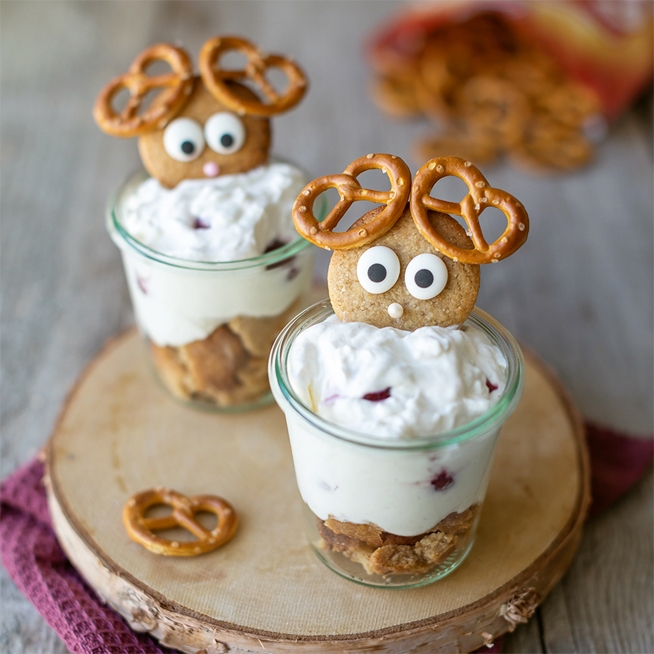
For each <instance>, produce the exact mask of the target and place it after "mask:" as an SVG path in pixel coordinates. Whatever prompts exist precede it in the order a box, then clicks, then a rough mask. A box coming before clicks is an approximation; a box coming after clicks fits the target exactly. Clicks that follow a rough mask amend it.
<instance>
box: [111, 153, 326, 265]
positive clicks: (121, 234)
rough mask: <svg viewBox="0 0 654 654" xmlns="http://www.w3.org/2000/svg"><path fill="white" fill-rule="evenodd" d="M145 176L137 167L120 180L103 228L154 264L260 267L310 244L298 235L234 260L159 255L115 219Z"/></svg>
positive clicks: (279, 161)
mask: <svg viewBox="0 0 654 654" xmlns="http://www.w3.org/2000/svg"><path fill="white" fill-rule="evenodd" d="M271 161H272V162H278V163H289V162H285V161H282V160H280V159H276V158H275V159H272V160H271ZM291 165H292V164H291ZM149 177H150V175H148V173H147V172H146V171H145V170H144V169H140V170H137V171H136V172H134V173H132V174H131V175H130V176H129V177H128V178H127V179H126V180H125V182H123V183H122V184H121V185H120V186H119V187H118V188H117V189H116V191H115V192H114V193H113V194H112V196H111V197H110V199H109V203H108V204H107V209H106V224H107V231H108V232H109V235H110V236H111V238H112V240H113V241H114V243H116V245H117V246H118V247H119V248H121V249H122V245H123V244H126V245H127V246H129V247H130V249H132V250H135V251H136V252H138V253H139V254H140V255H142V256H144V257H145V258H146V259H150V260H151V261H156V262H157V263H161V264H164V265H166V266H173V267H175V268H184V269H186V270H209V271H224V270H243V269H248V268H260V267H266V266H270V265H274V264H276V263H278V262H280V261H284V260H286V259H289V258H290V257H292V256H295V255H296V254H298V253H299V252H301V251H302V250H304V249H305V248H307V247H309V246H310V245H311V244H310V243H309V241H307V240H305V239H304V238H303V237H301V236H299V235H298V237H297V238H296V239H294V240H292V241H290V242H289V243H286V244H285V245H283V246H281V247H279V248H276V249H274V250H271V251H270V252H266V253H264V254H260V255H258V256H256V257H250V258H248V259H237V260H235V261H196V260H191V259H181V258H179V257H173V256H170V255H167V254H163V253H162V252H159V251H158V250H154V249H153V248H151V247H149V246H147V245H145V244H144V243H141V242H140V241H139V240H137V239H136V238H134V236H132V235H131V234H130V233H129V232H128V231H127V230H126V229H125V227H123V225H122V223H121V221H120V218H119V213H120V207H121V203H122V202H123V201H124V199H125V196H126V195H127V194H129V193H130V192H131V191H132V190H133V189H134V188H135V187H136V186H138V185H139V184H141V183H143V182H144V181H145V180H146V179H148V178H149ZM319 211H320V213H322V211H324V207H323V208H322V209H321V208H320V207H319Z"/></svg>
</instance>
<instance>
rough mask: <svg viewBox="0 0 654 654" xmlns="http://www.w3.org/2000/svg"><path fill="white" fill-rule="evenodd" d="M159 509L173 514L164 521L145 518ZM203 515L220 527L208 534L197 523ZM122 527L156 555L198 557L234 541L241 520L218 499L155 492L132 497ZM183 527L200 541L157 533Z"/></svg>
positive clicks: (163, 518)
mask: <svg viewBox="0 0 654 654" xmlns="http://www.w3.org/2000/svg"><path fill="white" fill-rule="evenodd" d="M156 505H164V506H171V507H172V508H173V512H172V513H171V514H170V515H167V516H163V517H161V518H146V517H145V514H146V512H147V510H148V509H149V508H151V507H153V506H156ZM200 511H206V512H208V513H213V514H214V515H215V516H216V518H217V519H218V524H217V525H216V526H215V527H214V528H213V529H212V530H209V529H207V528H206V527H204V526H203V525H202V524H200V522H198V520H196V519H195V514H196V513H199V512H200ZM123 523H124V525H125V529H127V533H128V534H129V537H130V538H131V539H132V540H134V541H136V542H137V543H140V544H141V545H143V547H145V548H147V549H149V550H150V551H151V552H154V553H155V554H163V555H165V556H195V555H197V554H204V553H205V552H210V551H211V550H215V549H216V548H218V547H220V546H221V545H224V544H225V543H226V542H227V541H229V540H231V539H232V538H233V536H234V534H235V533H236V528H237V527H238V516H237V515H236V512H235V511H234V509H233V507H232V505H231V504H229V502H227V501H225V500H223V499H222V498H220V497H217V496H215V495H198V496H196V497H187V496H186V495H182V494H181V493H178V492H176V491H174V490H169V489H166V488H155V489H154V490H147V491H143V492H142V493H138V494H137V495H134V496H133V497H131V498H130V499H129V500H128V501H127V504H125V508H124V509H123ZM174 527H182V528H184V529H186V530H187V531H190V532H191V533H192V534H193V535H194V536H195V537H196V539H197V540H191V541H176V540H169V539H167V538H162V537H161V536H157V535H156V534H155V533H154V532H155V531H161V530H163V529H172V528H174Z"/></svg>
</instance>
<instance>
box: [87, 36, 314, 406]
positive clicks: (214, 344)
mask: <svg viewBox="0 0 654 654" xmlns="http://www.w3.org/2000/svg"><path fill="white" fill-rule="evenodd" d="M235 53H236V54H238V55H240V56H241V58H243V57H245V59H246V60H247V64H246V65H245V67H244V68H243V69H242V70H241V69H239V70H236V69H231V68H225V67H224V64H223V62H224V58H225V56H226V55H232V56H233V55H235ZM162 62H163V64H166V65H167V68H168V69H169V70H168V72H165V73H159V74H152V75H151V74H149V71H151V70H152V66H153V65H155V64H156V65H158V66H161V65H163V64H162ZM199 68H200V75H194V73H193V66H192V62H191V60H190V58H189V56H188V54H187V53H186V52H185V51H184V50H183V49H182V48H180V47H177V46H174V45H169V44H159V45H155V46H153V47H151V48H149V49H148V50H146V51H144V52H143V53H141V54H140V55H139V56H138V57H137V58H136V59H135V60H134V62H133V63H132V65H131V67H130V69H129V71H128V72H127V73H126V74H124V75H122V76H120V77H118V78H116V79H115V80H113V81H112V82H110V83H109V84H108V85H107V86H106V87H105V89H104V90H103V91H102V92H101V93H100V95H99V97H98V99H97V101H96V105H95V108H94V117H95V119H96V122H97V123H98V125H99V126H100V127H101V129H103V130H104V131H105V132H107V133H109V134H111V135H112V136H117V137H138V148H139V154H140V157H141V160H142V162H143V165H144V167H145V169H146V171H147V174H146V173H140V174H137V175H135V176H133V177H132V178H130V179H129V180H128V182H127V183H126V184H125V185H124V186H123V187H122V188H121V189H119V191H118V193H117V194H116V196H115V198H114V200H113V201H112V203H111V205H110V207H109V211H108V216H107V220H108V229H109V232H110V234H111V236H112V238H113V240H114V241H115V243H116V244H117V245H118V247H119V248H120V250H121V253H122V256H123V263H124V267H125V273H126V276H127V281H128V286H129V290H130V295H131V298H132V303H133V307H134V312H135V315H136V321H137V324H138V326H139V328H140V330H141V331H142V333H143V334H144V336H145V337H146V339H147V341H148V344H149V348H150V352H151V354H152V361H153V362H154V367H155V369H156V371H157V372H158V376H159V378H160V379H161V381H162V382H163V383H164V385H165V386H166V387H167V388H168V389H169V390H170V391H171V392H172V393H173V394H174V395H175V396H176V397H178V398H181V399H184V400H187V401H189V402H191V403H197V404H199V405H200V406H206V407H217V408H224V409H231V408H237V409H242V408H244V407H252V406H257V405H259V404H261V403H265V402H266V401H269V399H270V392H269V386H268V379H267V373H266V365H267V359H268V354H269V352H270V348H271V346H272V343H273V341H274V339H275V337H276V336H277V334H278V333H279V331H280V330H281V328H282V327H283V326H284V325H285V324H286V323H287V322H288V320H289V319H290V318H291V317H292V316H293V315H295V314H296V313H297V312H298V310H299V309H300V308H301V303H302V301H303V296H304V294H305V292H306V291H307V290H308V288H309V286H310V284H311V278H312V270H313V254H312V252H311V249H312V248H310V247H307V246H308V245H309V244H308V243H307V242H306V241H305V240H304V239H302V238H299V237H298V235H297V232H296V231H295V229H294V226H293V221H292V217H291V209H292V205H293V201H294V199H295V197H296V196H297V194H298V193H299V191H300V190H301V188H302V187H303V186H304V184H305V183H306V179H305V176H304V174H303V173H302V171H300V170H299V169H298V168H297V167H295V166H293V165H291V164H289V163H285V162H282V161H275V160H271V158H270V156H269V150H270V142H271V126H270V118H271V117H272V116H273V115H276V114H279V113H282V112H285V111H288V110H289V109H291V108H292V107H294V106H295V105H296V104H297V103H298V102H299V101H300V100H301V98H302V96H303V95H304V93H305V91H306V88H307V83H306V79H305V76H304V74H303V73H302V71H301V70H300V68H299V67H298V66H297V65H296V64H295V63H293V62H292V61H291V60H290V59H287V58H285V57H282V56H279V55H267V56H266V55H263V54H262V53H261V52H260V51H259V50H258V49H257V48H256V47H255V46H254V45H252V44H251V43H249V42H248V41H246V40H244V39H241V38H237V37H223V38H218V37H217V38H213V39H210V40H209V41H207V42H206V43H205V44H204V46H203V47H202V50H201V52H200V55H199ZM271 69H277V70H278V71H281V72H282V73H283V74H284V76H285V89H284V90H283V91H278V90H277V89H276V88H275V87H273V86H272V85H271V84H270V83H269V82H268V80H267V78H266V75H267V74H268V73H269V71H270V70H271ZM121 94H123V95H127V96H128V98H127V101H126V104H125V105H124V107H123V108H122V109H120V110H119V109H117V108H116V106H115V105H116V103H117V101H118V100H120V95H121Z"/></svg>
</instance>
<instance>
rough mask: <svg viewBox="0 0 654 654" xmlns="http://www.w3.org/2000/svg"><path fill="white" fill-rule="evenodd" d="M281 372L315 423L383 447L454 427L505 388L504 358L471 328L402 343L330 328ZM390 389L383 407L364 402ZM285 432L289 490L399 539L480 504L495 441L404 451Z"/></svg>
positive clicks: (381, 332) (294, 351)
mask: <svg viewBox="0 0 654 654" xmlns="http://www.w3.org/2000/svg"><path fill="white" fill-rule="evenodd" d="M288 371H289V380H290V383H291V386H292V388H293V390H294V391H295V392H296V393H297V394H298V396H299V397H300V398H301V399H302V401H303V402H305V403H306V404H307V406H309V407H311V408H312V409H313V410H314V411H315V412H316V413H317V414H318V415H320V416H321V417H322V418H324V419H325V420H328V421H330V422H335V423H337V424H340V425H342V426H345V427H348V428H349V429H353V430H356V431H359V432H363V433H366V434H368V435H371V436H373V437H378V438H379V439H380V441H389V440H396V441H402V440H411V439H412V438H414V437H416V436H425V435H430V434H434V433H437V432H440V431H444V430H449V429H451V428H453V427H457V426H461V425H463V424H465V423H467V422H469V421H471V420H473V419H474V418H476V417H478V416H479V415H481V414H482V413H484V412H485V411H486V410H487V409H488V408H490V407H491V406H492V405H493V404H494V403H495V401H496V400H497V398H498V397H499V395H500V393H501V391H502V389H503V387H504V384H505V382H506V363H505V360H504V357H503V356H502V354H501V352H500V350H499V349H498V348H497V347H496V346H494V345H493V344H492V343H491V342H490V341H489V340H488V339H487V337H486V336H485V335H484V334H483V332H481V331H480V330H479V329H477V328H474V327H465V328H464V329H460V330H459V329H443V328H439V327H427V328H423V329H419V330H416V331H415V332H404V331H401V330H396V329H393V328H385V329H378V328H376V327H372V326H370V325H365V324H362V323H340V322H339V321H338V320H337V319H336V318H334V317H333V318H330V319H328V320H326V321H325V322H323V323H320V324H318V325H314V326H312V327H309V328H308V329H307V330H305V331H304V332H302V333H301V334H300V335H299V336H298V337H297V339H296V341H295V343H294V344H293V346H292V348H291V351H290V354H289V362H288ZM487 379H488V380H489V382H490V384H491V387H492V385H495V386H497V387H498V388H497V390H493V391H490V390H489V387H488V386H487V384H486V380H487ZM387 388H390V396H389V397H388V398H387V399H384V400H381V401H378V402H373V401H369V400H366V399H363V396H364V395H367V394H370V393H379V392H381V391H384V390H385V389H387ZM287 421H288V429H289V435H290V439H291V446H292V449H293V458H294V462H295V470H296V475H297V479H298V486H299V489H300V493H301V495H302V497H303V499H304V501H305V502H306V503H307V504H308V506H309V507H310V508H311V510H312V511H313V513H315V514H316V515H317V516H318V517H319V518H321V519H323V520H325V519H327V518H328V517H330V516H333V517H335V518H336V519H337V520H342V521H347V522H354V523H364V524H365V523H372V524H375V525H377V526H378V527H380V528H381V529H383V530H384V531H388V532H390V533H394V534H398V535H401V536H415V535H417V534H421V533H423V532H425V531H428V530H429V529H431V528H432V527H434V525H436V524H437V523H438V522H440V521H441V520H442V519H443V518H445V517H446V516H447V515H448V514H449V513H452V512H461V511H464V510H465V509H467V508H468V507H469V506H471V505H472V504H474V503H476V502H480V501H482V499H483V496H484V493H485V491H486V486H487V483H488V476H489V473H490V463H491V459H492V455H493V450H494V445H495V441H496V438H497V435H498V433H499V430H497V431H495V432H493V433H491V434H488V435H487V436H485V437H484V438H479V439H476V440H472V441H469V442H464V443H461V444H458V445H450V446H446V447H441V448H438V449H431V450H426V451H425V450H422V451H406V450H404V451H401V450H389V449H381V448H373V447H367V446H362V445H357V444H353V443H350V442H347V441H345V440H342V439H339V438H336V437H334V436H329V435H325V434H324V433H322V432H321V431H320V430H319V429H317V428H315V427H313V426H312V425H310V424H308V423H307V422H306V421H305V420H303V419H302V418H300V417H299V416H298V415H296V414H290V413H289V414H288V415H287Z"/></svg>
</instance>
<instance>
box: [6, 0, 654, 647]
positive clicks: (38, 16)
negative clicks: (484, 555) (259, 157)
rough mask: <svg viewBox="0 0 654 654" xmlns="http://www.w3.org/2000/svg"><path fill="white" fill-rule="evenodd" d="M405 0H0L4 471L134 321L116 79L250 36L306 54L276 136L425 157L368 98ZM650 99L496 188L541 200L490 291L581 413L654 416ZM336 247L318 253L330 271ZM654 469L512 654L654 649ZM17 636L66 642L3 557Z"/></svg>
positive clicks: (325, 162)
mask: <svg viewBox="0 0 654 654" xmlns="http://www.w3.org/2000/svg"><path fill="white" fill-rule="evenodd" d="M398 6H399V4H398V3H395V2H348V3H338V2H336V3H335V2H329V1H315V2H286V1H281V0H280V1H277V2H272V3H266V2H254V1H248V0H240V1H239V2H211V3H210V2H194V1H192V0H191V1H188V2H162V3H156V2H145V1H144V2H138V3H137V2H133V3H118V2H115V3H90V2H55V3H42V2H31V3H23V2H12V1H5V2H1V3H0V59H1V66H0V92H1V100H0V101H1V106H0V110H1V112H0V113H1V115H0V138H1V145H2V148H1V154H0V156H1V160H0V164H1V177H0V194H1V197H0V211H1V217H2V242H1V244H0V285H1V291H2V312H1V321H2V322H1V328H2V330H1V333H0V348H1V360H0V363H1V374H2V407H1V414H0V420H1V427H2V444H1V454H2V460H1V461H0V474H1V475H2V476H5V475H6V474H8V473H9V472H10V471H11V470H13V469H14V468H15V467H16V466H18V465H19V464H20V463H22V462H24V461H26V460H27V459H29V458H30V457H31V456H33V455H34V454H35V452H36V451H37V449H38V448H39V447H40V446H41V445H42V444H43V443H44V442H45V440H46V439H47V437H48V434H49V433H50V431H51V429H52V427H53V424H54V420H55V417H56V415H57V412H58V409H59V407H60V405H61V403H62V401H63V399H64V397H65V394H66V390H67V388H68V387H69V386H70V385H71V384H72V383H73V381H74V380H75V378H76V376H77V375H78V373H79V371H80V370H81V369H82V367H83V365H84V364H85V362H86V361H87V360H88V359H89V358H90V357H91V356H92V355H93V354H94V353H95V352H96V351H97V350H98V349H99V347H100V345H101V344H102V343H103V342H104V340H105V339H106V338H108V337H109V336H111V335H113V334H115V333H116V332H117V331H119V330H120V329H121V328H123V327H124V326H126V325H128V324H130V323H131V322H132V313H131V308H130V305H129V298H128V294H127V288H126V286H125V282H124V280H123V273H122V269H121V265H120V260H119V255H118V252H117V250H116V248H115V247H114V246H113V244H112V243H111V242H110V240H109V238H108V237H107V236H106V233H105V231H104V225H103V211H104V205H105V202H106V200H107V198H108V197H109V194H110V192H111V191H112V190H113V188H114V187H115V186H116V185H117V184H118V183H119V182H120V181H122V180H123V179H124V178H125V177H126V176H127V174H128V173H129V172H130V171H132V170H133V169H135V168H136V167H137V166H138V157H137V154H136V145H135V143H132V142H130V141H123V140H118V139H112V138H109V137H107V136H105V135H104V134H102V133H101V132H100V131H99V130H98V129H97V128H96V127H95V125H94V124H93V121H92V119H91V111H90V110H91V106H92V104H93V100H94V98H95V95H96V94H97V92H98V91H99V89H100V88H101V87H102V86H103V85H104V84H105V83H106V82H107V81H108V80H109V79H110V78H111V77H113V76H114V75H116V74H118V73H119V72H121V71H122V70H123V69H124V68H125V66H126V65H128V64H129V62H130V61H131V60H132V58H133V56H134V55H135V54H136V53H137V52H138V51H140V50H141V49H142V48H143V47H144V46H145V45H147V44H150V43H153V42H156V41H158V40H171V39H181V40H182V41H183V42H184V43H185V44H186V45H188V46H189V48H190V49H191V50H193V51H194V52H197V50H198V48H199V45H200V44H201V43H202V42H203V41H204V40H205V39H206V38H207V37H209V36H212V35H214V34H217V33H221V32H222V33H225V32H233V33H242V34H245V35H247V36H249V37H251V38H253V39H254V40H257V41H260V42H261V43H262V45H264V46H265V47H266V49H268V50H271V51H274V50H279V51H282V52H289V53H291V54H293V55H294V56H295V57H296V59H298V61H300V62H301V63H302V65H303V66H304V67H305V68H306V70H307V72H308V74H309V76H310V78H311V81H312V87H311V89H310V91H309V93H308V95H307V98H306V102H304V103H303V104H302V105H300V106H299V107H298V108H297V109H296V110H294V111H293V112H291V113H289V114H288V115H286V116H282V117H280V118H279V119H278V120H276V121H275V123H274V129H275V150H276V151H277V152H278V153H279V154H281V155H285V156H288V157H290V158H292V159H294V160H296V161H297V162H299V163H300V164H302V165H303V166H305V167H306V168H307V169H309V170H310V171H311V172H313V173H315V174H316V175H318V174H323V173H331V172H338V171H341V170H342V169H343V168H344V167H345V165H346V164H347V163H349V162H350V161H351V160H352V159H354V158H356V157H358V156H360V155H361V154H362V153H364V152H368V151H373V150H385V151H390V152H393V153H395V154H398V155H400V156H402V157H406V158H407V161H409V162H410V163H411V165H412V168H413V169H414V170H415V169H416V167H417V166H418V165H419V164H420V163H422V162H417V161H413V160H411V159H410V148H411V143H412V141H413V139H414V138H416V137H417V136H418V135H419V134H421V133H424V132H426V131H427V126H426V125H425V124H423V123H420V122H417V123H401V122H395V121H392V120H390V119H387V118H385V117H383V116H381V115H380V114H379V113H378V112H377V111H376V110H375V108H374V107H373V105H372V103H371V102H370V100H369V98H368V96H367V92H366V85H367V82H368V71H367V69H366V67H365V64H364V63H363V61H362V58H361V52H362V41H363V38H364V36H365V35H366V34H367V33H368V31H369V30H370V29H371V28H372V27H374V26H375V25H376V24H378V23H379V22H380V21H381V20H382V19H385V18H386V17H388V16H389V15H390V14H391V13H392V12H393V11H395V10H396V8H397V7H398ZM651 125H652V111H651V95H650V96H649V98H647V97H645V99H644V100H643V101H641V104H640V105H639V107H638V111H634V112H631V113H629V114H627V115H626V116H625V117H624V118H623V119H621V120H620V121H619V123H618V124H616V125H615V126H614V127H613V128H612V130H611V133H610V135H609V138H608V140H607V141H606V142H605V143H604V144H603V145H602V146H601V148H600V152H599V156H598V160H597V162H596V163H595V164H594V165H593V166H592V167H590V168H588V169H587V170H585V171H582V172H579V173H576V174H574V175H570V176H567V177H554V178H551V179H541V178H537V177H530V176H528V175H525V174H522V173H519V172H517V171H515V170H514V169H512V168H509V167H505V166H502V165H499V166H496V167H492V168H490V169H485V170H484V173H485V174H486V175H487V177H488V178H489V181H491V183H493V184H494V185H495V186H499V187H501V188H505V189H506V190H507V191H509V192H511V193H513V194H514V195H516V196H518V197H520V199H521V200H523V201H524V203H525V205H526V206H527V207H528V209H529V210H530V214H531V217H532V233H531V235H530V240H529V242H528V244H527V246H526V247H525V248H524V249H523V250H522V251H521V252H520V253H518V254H517V255H516V256H515V257H513V258H512V259H510V260H509V261H507V262H504V263H503V264H502V265H501V266H497V267H494V268H492V269H485V270H484V274H483V279H482V291H481V296H480V305H481V306H482V308H484V309H487V310H489V311H490V312H491V313H492V314H493V315H495V316H496V317H497V318H498V319H500V320H501V321H502V322H503V323H504V324H505V325H506V326H507V327H508V328H509V329H511V330H512V331H513V332H514V333H515V334H516V335H517V336H518V337H519V338H520V339H521V340H522V341H523V342H525V343H527V344H528V345H530V346H531V347H532V348H534V349H535V350H536V351H537V352H538V353H539V354H540V356H541V357H542V358H543V359H544V360H546V361H547V362H548V363H549V364H550V365H552V366H553V367H554V368H555V370H556V371H557V372H558V374H559V375H560V376H561V377H562V378H563V381H564V382H565V384H566V385H567V386H568V387H569V389H570V390H571V392H572V395H573V397H574V399H575V401H576V402H577V404H578V406H579V407H580V408H581V410H582V412H583V413H584V414H585V415H586V416H589V417H591V418H594V419H596V420H598V421H602V422H605V423H607V424H609V425H612V426H614V427H617V428H619V429H625V430H628V431H631V432H633V433H648V432H651V431H652V397H653V382H652V369H653V366H652V337H651V335H652V314H653V312H652V248H653V240H654V239H653V233H652V224H651V220H652V204H653V198H652V181H651V180H652V130H651ZM325 266H326V256H325V255H323V257H322V259H321V271H322V272H323V273H324V271H325ZM651 484H652V477H651V474H650V476H649V477H648V478H647V479H646V480H644V481H643V482H642V483H641V484H640V485H639V486H638V487H637V488H636V489H634V491H633V492H632V493H630V494H629V496H628V497H626V498H625V499H624V500H622V501H621V502H620V503H618V504H617V505H616V506H615V507H614V508H613V509H612V510H611V511H609V512H608V513H607V514H606V515H604V516H602V517H600V518H598V519H596V520H595V521H594V522H592V523H591V524H590V525H588V528H587V530H586V533H585V535H584V539H583V542H582V547H581V550H580V553H579V556H578V557H577V559H576V561H575V563H574V565H573V566H572V568H571V570H570V571H569V573H568V575H567V576H566V578H565V579H564V581H563V583H562V584H561V585H560V587H559V589H557V591H555V592H554V593H553V594H552V595H551V596H550V598H548V600H547V601H546V602H545V604H544V605H543V607H542V609H541V611H540V612H539V616H538V617H539V619H540V623H541V628H540V629H537V628H536V626H537V625H536V623H535V622H534V621H532V622H531V623H530V624H529V625H527V627H526V628H520V629H518V631H516V632H515V633H514V634H513V635H512V636H511V637H508V638H507V639H506V641H505V642H506V649H507V651H509V652H541V651H543V652H544V651H548V652H550V651H551V652H555V651H556V652H590V651H607V652H651V651H654V636H653V635H652V631H651V622H652V616H653V613H654V609H653V606H652V583H653V582H652V524H651V520H652V518H651V516H652V490H651V489H652V486H651ZM0 583H1V586H0V589H1V592H2V604H3V611H2V612H1V613H2V615H1V616H0V621H1V626H0V651H3V652H5V651H6V652H10V653H11V654H13V653H14V652H15V653H16V654H21V653H32V652H39V653H40V652H45V653H47V652H53V653H55V654H60V653H61V652H64V651H65V648H64V647H63V646H62V645H61V643H59V641H57V639H56V638H55V637H53V635H52V632H51V631H50V630H49V629H48V628H47V627H46V626H44V623H43V621H42V620H41V619H40V618H39V616H38V615H37V614H36V612H35V611H34V609H33V608H32V607H31V605H30V604H29V603H28V602H27V601H26V600H24V598H23V597H22V596H21V595H20V593H19V592H18V591H17V590H16V588H15V586H14V585H13V583H12V582H11V580H9V579H8V577H7V575H6V573H5V572H4V570H2V571H1V577H0Z"/></svg>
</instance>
